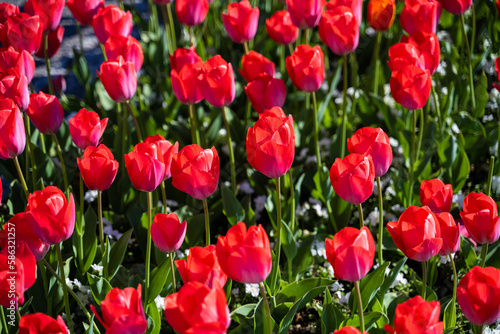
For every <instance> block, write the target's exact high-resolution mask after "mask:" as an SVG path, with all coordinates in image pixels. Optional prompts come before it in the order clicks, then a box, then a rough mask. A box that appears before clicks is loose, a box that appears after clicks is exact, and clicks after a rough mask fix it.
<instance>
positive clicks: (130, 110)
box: [125, 101, 142, 142]
mask: <svg viewBox="0 0 500 334" xmlns="http://www.w3.org/2000/svg"><path fill="white" fill-rule="evenodd" d="M125 103H126V104H127V108H128V111H129V112H130V116H132V120H133V121H134V125H135V129H136V131H137V137H138V138H139V142H142V135H141V128H140V127H139V123H138V122H137V118H135V115H134V111H133V110H132V106H131V105H130V102H129V101H127V102H125Z"/></svg>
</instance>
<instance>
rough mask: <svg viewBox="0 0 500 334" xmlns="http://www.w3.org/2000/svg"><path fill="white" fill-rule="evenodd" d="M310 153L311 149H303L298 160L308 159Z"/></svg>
mask: <svg viewBox="0 0 500 334" xmlns="http://www.w3.org/2000/svg"><path fill="white" fill-rule="evenodd" d="M308 152H309V149H308V148H307V147H306V148H303V149H301V150H300V153H299V155H298V156H297V157H296V160H302V159H304V158H305V157H307V153H308Z"/></svg>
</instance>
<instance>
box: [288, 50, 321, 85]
mask: <svg viewBox="0 0 500 334" xmlns="http://www.w3.org/2000/svg"><path fill="white" fill-rule="evenodd" d="M286 70H287V72H288V75H289V76H290V79H291V80H292V82H293V84H294V85H295V87H297V88H298V89H300V90H301V91H304V92H308V93H311V92H315V91H317V90H318V89H319V87H321V85H322V84H323V81H324V80H325V55H324V54H323V51H321V48H320V47H319V45H316V46H315V47H310V46H309V45H304V44H302V45H299V46H297V47H296V48H295V51H294V52H293V53H292V55H291V56H289V57H287V58H286Z"/></svg>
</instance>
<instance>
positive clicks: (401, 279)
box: [391, 272, 408, 288]
mask: <svg viewBox="0 0 500 334" xmlns="http://www.w3.org/2000/svg"><path fill="white" fill-rule="evenodd" d="M400 283H401V284H403V285H406V284H408V280H407V279H406V278H405V276H404V274H403V273H402V272H399V273H398V274H397V275H396V279H395V280H394V282H393V283H392V284H391V288H394V287H395V286H397V285H399V284H400Z"/></svg>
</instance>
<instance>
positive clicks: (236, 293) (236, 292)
mask: <svg viewBox="0 0 500 334" xmlns="http://www.w3.org/2000/svg"><path fill="white" fill-rule="evenodd" d="M231 294H232V295H235V296H237V295H239V294H240V289H239V288H234V289H232V290H231Z"/></svg>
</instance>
